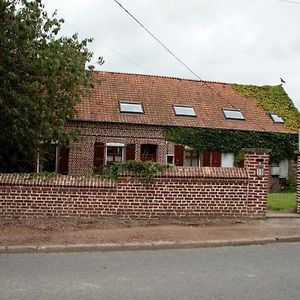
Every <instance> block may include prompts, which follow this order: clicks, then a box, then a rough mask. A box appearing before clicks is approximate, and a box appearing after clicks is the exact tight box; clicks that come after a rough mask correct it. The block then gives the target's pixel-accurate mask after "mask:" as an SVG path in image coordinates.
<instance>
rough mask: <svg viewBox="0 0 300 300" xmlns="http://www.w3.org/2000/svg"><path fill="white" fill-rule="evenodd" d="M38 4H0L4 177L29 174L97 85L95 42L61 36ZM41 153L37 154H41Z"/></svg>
mask: <svg viewBox="0 0 300 300" xmlns="http://www.w3.org/2000/svg"><path fill="white" fill-rule="evenodd" d="M62 23H63V20H62V19H57V18H56V13H54V14H53V15H52V16H51V17H49V16H48V14H47V12H46V11H45V9H44V6H43V4H42V3H41V1H40V0H33V1H26V0H0V130H1V133H0V172H18V171H19V172H20V171H26V170H28V168H29V167H30V165H32V163H33V162H34V161H35V158H36V156H37V151H39V152H40V153H41V154H42V153H43V151H44V149H45V148H47V145H48V144H50V143H51V141H62V142H63V141H66V140H67V138H68V135H69V133H67V132H66V130H65V124H66V122H67V121H68V120H69V119H72V118H73V117H74V116H75V114H76V110H75V105H76V103H78V102H79V100H80V98H81V96H82V94H83V93H85V92H86V90H87V88H88V87H91V86H92V84H93V66H87V64H88V63H89V62H90V60H91V58H92V53H91V52H89V51H88V48H87V46H88V44H89V43H90V42H91V39H84V40H82V41H79V39H78V37H77V35H76V34H75V35H73V36H72V37H64V36H61V35H59V32H60V29H61V25H62ZM38 149H39V150H38Z"/></svg>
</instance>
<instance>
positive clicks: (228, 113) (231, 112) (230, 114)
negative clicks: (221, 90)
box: [223, 108, 245, 120]
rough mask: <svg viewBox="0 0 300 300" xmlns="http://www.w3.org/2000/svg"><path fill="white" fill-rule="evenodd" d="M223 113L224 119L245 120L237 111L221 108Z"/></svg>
mask: <svg viewBox="0 0 300 300" xmlns="http://www.w3.org/2000/svg"><path fill="white" fill-rule="evenodd" d="M223 113H224V116H225V118H226V119H232V120H245V117H244V115H243V114H242V113H241V111H240V110H239V109H232V108H230V109H227V108H223Z"/></svg>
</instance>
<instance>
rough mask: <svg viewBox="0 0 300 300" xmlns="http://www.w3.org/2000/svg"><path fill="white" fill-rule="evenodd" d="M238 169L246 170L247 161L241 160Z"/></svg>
mask: <svg viewBox="0 0 300 300" xmlns="http://www.w3.org/2000/svg"><path fill="white" fill-rule="evenodd" d="M237 166H238V168H244V166H245V160H240V161H239V162H238V165H237Z"/></svg>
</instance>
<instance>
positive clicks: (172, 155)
mask: <svg viewBox="0 0 300 300" xmlns="http://www.w3.org/2000/svg"><path fill="white" fill-rule="evenodd" d="M168 157H172V163H171V164H170V163H168ZM166 164H167V165H171V166H174V154H167V155H166Z"/></svg>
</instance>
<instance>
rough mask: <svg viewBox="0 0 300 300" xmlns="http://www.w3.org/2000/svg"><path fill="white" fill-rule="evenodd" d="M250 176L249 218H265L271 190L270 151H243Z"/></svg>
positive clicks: (257, 149)
mask: <svg viewBox="0 0 300 300" xmlns="http://www.w3.org/2000/svg"><path fill="white" fill-rule="evenodd" d="M243 151H244V153H245V168H246V170H247V173H248V176H249V182H248V203H247V211H248V215H249V217H256V218H265V217H266V212H267V197H268V189H269V153H270V152H271V150H269V149H259V148H254V149H253V148H251V149H248V148H246V149H243Z"/></svg>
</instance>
